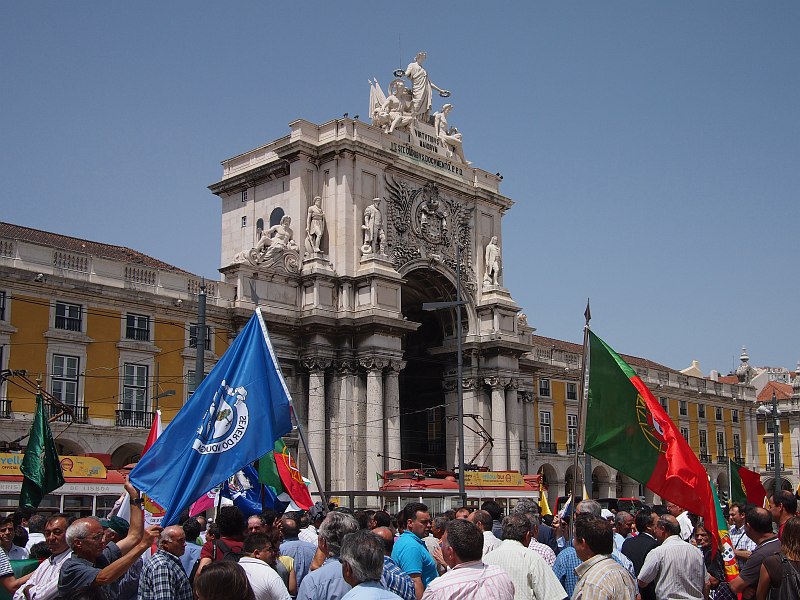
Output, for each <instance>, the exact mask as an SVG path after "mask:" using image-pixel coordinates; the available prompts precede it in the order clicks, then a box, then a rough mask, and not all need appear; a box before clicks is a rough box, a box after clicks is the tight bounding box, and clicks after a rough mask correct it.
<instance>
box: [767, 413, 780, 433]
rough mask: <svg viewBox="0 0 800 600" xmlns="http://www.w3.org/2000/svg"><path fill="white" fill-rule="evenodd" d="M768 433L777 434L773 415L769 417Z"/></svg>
mask: <svg viewBox="0 0 800 600" xmlns="http://www.w3.org/2000/svg"><path fill="white" fill-rule="evenodd" d="M778 431H780V428H778ZM767 433H775V419H773V418H772V415H767Z"/></svg>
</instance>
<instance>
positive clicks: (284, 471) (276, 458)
mask: <svg viewBox="0 0 800 600" xmlns="http://www.w3.org/2000/svg"><path fill="white" fill-rule="evenodd" d="M258 480H259V481H260V482H261V483H263V484H266V485H268V486H270V487H272V488H273V489H274V490H275V495H276V496H277V497H278V500H282V501H285V502H288V501H289V499H291V500H292V502H294V503H295V504H296V505H297V506H298V507H300V508H302V509H303V510H308V509H309V508H311V507H312V506H313V505H314V503H313V502H312V501H311V494H310V493H309V492H308V487H306V484H305V482H304V481H303V475H302V474H301V473H300V469H299V468H298V467H297V463H295V461H294V459H293V458H292V455H291V454H289V449H288V448H287V447H286V444H284V443H283V440H282V439H280V438H278V440H277V441H276V442H275V450H274V451H273V452H270V453H269V454H267V455H265V456H262V457H261V458H260V459H258ZM284 493H285V494H286V495H287V496H288V497H289V498H286V497H281V494H284Z"/></svg>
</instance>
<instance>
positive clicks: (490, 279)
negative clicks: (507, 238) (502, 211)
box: [483, 235, 500, 285]
mask: <svg viewBox="0 0 800 600" xmlns="http://www.w3.org/2000/svg"><path fill="white" fill-rule="evenodd" d="M484 258H485V260H486V262H485V271H484V272H483V284H484V285H500V280H499V277H500V246H498V245H497V236H496V235H493V236H492V239H491V240H489V243H488V244H486V252H485V255H484Z"/></svg>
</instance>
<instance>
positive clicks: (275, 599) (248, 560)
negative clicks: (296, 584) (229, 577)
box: [239, 533, 290, 600]
mask: <svg viewBox="0 0 800 600" xmlns="http://www.w3.org/2000/svg"><path fill="white" fill-rule="evenodd" d="M242 552H244V554H245V556H242V558H240V559H239V566H240V567H242V568H243V569H244V572H245V573H246V574H247V580H248V581H249V582H250V587H252V588H253V593H254V594H255V597H256V600H290V596H289V591H288V590H287V589H286V586H285V585H284V584H283V580H282V579H281V576H280V575H278V572H277V571H276V570H275V569H273V568H272V567H271V566H270V565H269V564H268V563H269V562H275V561H274V558H275V556H276V555H277V553H278V546H277V545H275V544H273V543H272V538H271V537H270V536H268V535H265V534H263V533H256V534H253V535H249V536H247V537H246V538H245V539H244V545H243V546H242Z"/></svg>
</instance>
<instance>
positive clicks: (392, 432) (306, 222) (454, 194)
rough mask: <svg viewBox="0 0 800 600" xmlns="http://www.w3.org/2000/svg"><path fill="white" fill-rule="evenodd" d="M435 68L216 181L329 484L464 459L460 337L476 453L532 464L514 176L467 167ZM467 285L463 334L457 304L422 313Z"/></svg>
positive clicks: (239, 258)
mask: <svg viewBox="0 0 800 600" xmlns="http://www.w3.org/2000/svg"><path fill="white" fill-rule="evenodd" d="M424 59H425V56H424V53H420V54H419V55H417V57H416V59H415V61H414V62H412V63H411V64H409V66H408V68H407V69H406V70H405V71H403V70H398V71H395V72H394V80H392V81H391V82H389V83H388V85H387V87H386V88H383V87H382V85H381V84H380V83H379V82H378V81H377V80H372V81H370V85H369V115H368V118H365V117H362V118H349V117H348V116H347V115H345V116H344V117H342V118H336V119H333V120H331V121H328V122H327V123H323V124H321V125H317V124H314V123H310V122H308V121H304V120H297V121H294V122H292V123H290V124H289V133H288V135H286V136H285V137H282V138H280V139H278V140H275V141H273V142H270V143H268V144H266V145H264V146H261V147H259V148H255V149H253V150H249V151H247V152H245V153H243V154H240V155H238V156H235V157H233V158H230V159H228V160H225V161H224V162H223V163H222V164H223V175H222V179H221V180H220V181H218V182H217V183H214V184H213V185H211V186H210V189H211V191H212V192H213V193H214V194H216V195H217V196H219V197H220V199H221V200H222V261H221V272H222V274H223V276H224V278H225V280H226V281H227V282H229V283H232V284H235V285H236V287H237V290H238V293H237V297H236V300H235V307H234V314H236V315H237V316H238V318H240V319H241V320H242V321H243V320H245V319H247V318H249V316H250V315H251V314H252V310H253V309H254V308H255V307H256V306H261V307H262V309H263V312H264V314H265V316H266V318H267V324H268V327H269V330H270V335H271V338H272V341H273V344H274V346H275V349H276V353H277V354H278V356H279V359H280V361H281V366H282V368H283V371H284V374H285V376H286V379H287V383H288V385H289V386H290V389H291V391H292V395H293V399H294V402H295V405H296V407H297V412H298V417H299V420H300V422H301V423H302V424H303V426H304V428H305V431H306V434H307V438H308V445H309V449H310V453H311V455H312V457H313V459H314V463H315V465H316V467H317V470H318V472H319V474H320V477H321V479H322V481H324V485H325V487H326V489H328V490H345V489H349V490H352V489H363V490H371V489H377V487H378V486H379V485H380V481H379V480H378V477H377V476H376V475H377V474H382V473H383V471H384V470H386V469H397V468H410V467H418V466H423V467H440V468H444V467H446V468H453V467H454V466H455V464H456V457H457V451H458V450H457V445H456V444H457V440H458V435H457V429H456V426H457V420H456V419H455V416H456V414H457V410H458V408H457V406H458V405H457V392H456V358H457V357H456V343H457V336H458V335H459V333H460V334H461V335H462V341H463V359H464V360H463V389H464V391H463V398H464V413H465V414H466V415H468V416H467V417H466V419H465V424H466V428H465V443H464V454H465V457H466V460H467V461H470V460H471V459H472V458H473V457H475V460H474V462H475V463H478V464H481V465H484V464H485V465H487V466H489V467H491V468H493V469H495V470H502V469H519V468H520V447H521V442H520V439H521V438H520V436H521V429H522V427H523V422H524V420H523V406H525V404H524V403H523V400H524V399H525V398H530V397H531V388H532V380H531V377H530V376H529V375H525V374H524V373H523V372H522V370H521V366H520V365H521V362H524V359H523V360H522V361H521V357H522V356H523V355H524V354H525V353H526V352H529V351H530V349H531V345H530V344H531V333H532V329H531V328H530V327H528V325H527V322H526V319H525V317H524V315H522V314H521V313H520V307H519V306H518V305H517V304H516V302H515V301H514V300H513V298H512V297H511V294H510V293H509V291H508V290H507V289H506V288H505V287H504V286H503V262H502V242H503V231H502V219H503V216H504V215H505V214H506V212H507V211H508V210H509V209H510V208H511V206H512V204H513V202H512V201H511V200H510V199H509V198H507V197H505V196H503V195H502V194H501V193H500V189H499V188H500V180H501V177H499V176H498V175H495V174H493V173H489V172H487V171H484V170H482V169H480V168H478V167H477V166H475V165H473V164H471V163H470V162H469V161H467V159H466V158H465V153H466V154H467V155H468V154H469V151H468V147H469V146H468V140H469V138H468V136H467V137H466V138H465V137H464V136H462V134H461V132H460V131H459V130H458V129H457V128H456V127H454V126H453V125H452V122H455V119H454V118H453V117H454V116H455V114H457V113H456V111H455V110H454V107H455V104H453V103H451V100H450V92H449V91H447V90H446V89H444V88H441V87H439V86H437V85H436V84H434V83H433V81H432V80H431V78H430V77H429V75H428V73H427V71H426V70H425V68H424V66H423V63H424ZM366 96H367V90H366V89H365V100H366ZM455 101H457V98H454V99H453V102H455ZM457 278H460V280H461V281H460V284H461V290H462V296H463V299H464V300H465V301H466V304H465V305H464V306H462V307H461V310H462V323H463V325H462V331H461V332H458V331H456V327H455V323H456V313H455V310H456V309H448V310H439V311H424V310H422V305H423V304H424V303H426V302H437V301H453V300H455V296H456V282H457ZM528 406H529V405H528ZM488 438H491V443H490V444H485V441H486V440H487V439H488ZM303 458H304V457H303V455H302V450H301V463H302V461H303Z"/></svg>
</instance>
